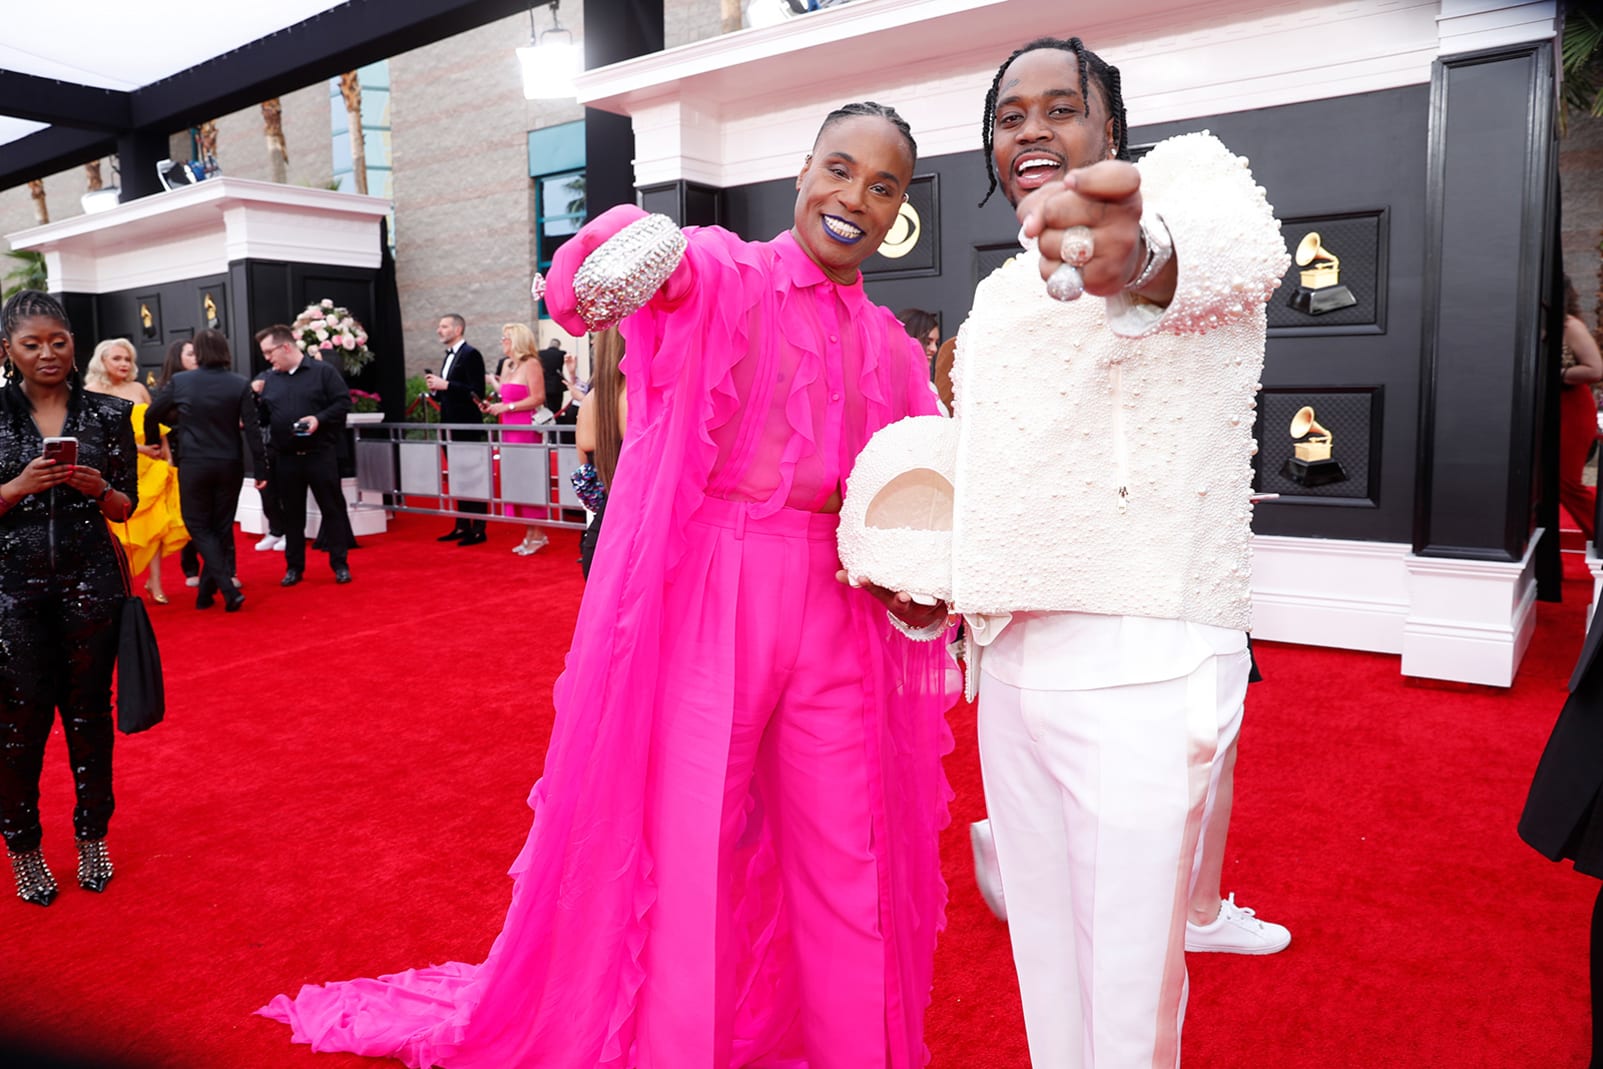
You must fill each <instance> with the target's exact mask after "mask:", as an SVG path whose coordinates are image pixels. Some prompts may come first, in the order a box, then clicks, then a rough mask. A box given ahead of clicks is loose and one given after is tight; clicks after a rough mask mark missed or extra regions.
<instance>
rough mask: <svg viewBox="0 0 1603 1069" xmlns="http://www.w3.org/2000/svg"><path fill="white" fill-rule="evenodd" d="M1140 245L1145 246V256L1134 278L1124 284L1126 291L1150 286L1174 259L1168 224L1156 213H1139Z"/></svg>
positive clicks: (1172, 241) (1172, 240) (1172, 242)
mask: <svg viewBox="0 0 1603 1069" xmlns="http://www.w3.org/2000/svg"><path fill="white" fill-rule="evenodd" d="M1141 243H1142V244H1143V245H1145V246H1146V250H1147V256H1146V259H1145V260H1144V261H1142V264H1141V269H1140V270H1138V271H1137V272H1136V273H1135V277H1134V278H1132V279H1131V280H1130V281H1128V282H1126V283H1125V284H1124V288H1125V289H1127V290H1131V291H1138V290H1143V289H1145V288H1146V287H1148V286H1150V285H1151V284H1152V280H1153V279H1155V278H1157V277H1158V272H1160V271H1162V270H1163V269H1164V267H1165V266H1167V265H1168V263H1169V261H1170V260H1171V259H1172V258H1173V257H1174V239H1173V238H1171V237H1170V236H1169V224H1168V223H1165V222H1164V221H1163V216H1161V215H1159V214H1158V213H1157V212H1154V211H1146V212H1142V213H1141Z"/></svg>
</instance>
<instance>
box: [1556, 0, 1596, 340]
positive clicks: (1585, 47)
mask: <svg viewBox="0 0 1603 1069" xmlns="http://www.w3.org/2000/svg"><path fill="white" fill-rule="evenodd" d="M1582 7H1583V5H1581V4H1578V3H1572V4H1570V5H1569V10H1568V11H1567V12H1566V13H1565V16H1564V37H1563V40H1562V41H1561V42H1560V45H1559V53H1560V56H1561V57H1562V59H1563V66H1564V106H1563V108H1562V109H1561V110H1560V113H1559V126H1560V130H1561V131H1563V132H1568V123H1567V118H1568V113H1569V112H1570V111H1571V110H1574V111H1575V112H1576V113H1578V114H1581V115H1590V116H1592V117H1593V118H1603V22H1600V21H1599V20H1598V18H1597V17H1595V16H1594V15H1592V14H1591V13H1590V12H1587V11H1583V10H1582ZM1597 250H1598V257H1599V260H1598V270H1597V303H1596V306H1595V307H1596V310H1597V311H1596V319H1597V329H1598V330H1600V331H1603V235H1599V240H1598V243H1597Z"/></svg>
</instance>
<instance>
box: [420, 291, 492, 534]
mask: <svg viewBox="0 0 1603 1069" xmlns="http://www.w3.org/2000/svg"><path fill="white" fill-rule="evenodd" d="M466 329H467V320H465V319H463V318H462V317H461V316H459V315H457V314H456V313H454V312H453V313H451V314H449V315H444V316H441V317H440V322H439V325H438V326H437V327H435V330H434V332H435V333H436V334H438V335H439V337H440V342H441V343H442V344H443V345H444V346H445V362H444V363H443V364H441V365H440V373H439V374H438V375H436V374H434V373H433V372H429V373H428V374H426V375H425V376H424V382H425V384H426V385H427V386H428V388H429V389H430V390H431V391H432V392H433V393H434V400H435V401H436V402H437V403H438V404H439V406H440V422H441V423H482V422H484V413H482V412H480V411H479V401H480V400H481V399H482V397H483V395H484V357H483V356H481V355H480V354H479V351H478V350H477V349H475V348H473V346H471V345H469V344H468V343H467V342H465V341H463V340H462V333H463V331H465V330H466ZM447 435H448V437H449V438H450V439H451V440H453V441H458V442H465V441H482V440H483V439H484V432H483V431H462V430H458V431H448V432H447ZM457 509H458V512H459V515H458V517H457V521H456V526H454V527H452V528H451V530H450V531H448V532H446V533H445V534H443V535H441V536H440V537H439V539H438V541H441V542H455V543H457V544H458V545H461V546H476V545H479V544H480V543H481V542H484V541H485V537H486V536H485V533H484V520H482V519H474V518H473V517H474V516H475V515H477V516H483V515H484V514H485V513H486V512H488V511H489V505H488V503H487V502H484V501H458V502H457Z"/></svg>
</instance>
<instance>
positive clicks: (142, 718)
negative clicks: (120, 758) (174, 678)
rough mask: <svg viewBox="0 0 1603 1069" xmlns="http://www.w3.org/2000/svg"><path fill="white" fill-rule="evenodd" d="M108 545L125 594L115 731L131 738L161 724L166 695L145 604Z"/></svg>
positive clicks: (121, 556) (123, 558)
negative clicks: (115, 560) (135, 591)
mask: <svg viewBox="0 0 1603 1069" xmlns="http://www.w3.org/2000/svg"><path fill="white" fill-rule="evenodd" d="M107 535H108V536H109V535H110V531H109V530H108V531H107ZM111 542H112V545H113V546H115V547H116V550H117V560H118V562H119V563H120V564H121V565H122V581H123V592H124V597H123V602H122V608H121V610H120V611H119V612H118V620H117V730H118V731H120V732H122V733H123V734H124V735H132V734H134V733H135V732H139V731H148V730H150V729H151V728H153V727H155V726H156V725H157V724H159V723H161V719H162V717H163V716H165V715H166V712H167V692H166V688H165V686H164V685H163V683H162V678H161V650H160V649H159V648H158V647H157V646H156V629H155V628H154V627H152V626H151V625H150V615H149V614H148V613H147V612H146V611H145V602H144V600H143V599H141V598H140V597H138V596H137V595H135V594H134V592H133V576H132V575H131V574H129V570H128V554H127V552H126V551H125V550H124V549H123V545H122V543H121V542H120V541H118V540H117V539H116V538H112V539H111Z"/></svg>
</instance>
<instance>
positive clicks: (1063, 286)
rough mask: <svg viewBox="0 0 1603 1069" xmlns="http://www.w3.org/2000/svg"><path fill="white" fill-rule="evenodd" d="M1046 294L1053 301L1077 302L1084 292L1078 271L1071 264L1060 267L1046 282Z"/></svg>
mask: <svg viewBox="0 0 1603 1069" xmlns="http://www.w3.org/2000/svg"><path fill="white" fill-rule="evenodd" d="M1046 292H1047V293H1048V294H1049V295H1050V296H1051V297H1052V299H1053V300H1058V301H1075V300H1079V298H1080V294H1082V293H1084V292H1085V280H1084V279H1083V278H1081V277H1080V269H1079V268H1078V267H1075V266H1074V265H1073V264H1063V265H1062V266H1060V267H1059V268H1058V269H1057V270H1056V271H1053V272H1052V277H1050V278H1048V279H1047V280H1046Z"/></svg>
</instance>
